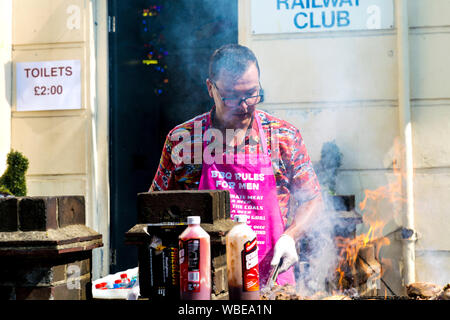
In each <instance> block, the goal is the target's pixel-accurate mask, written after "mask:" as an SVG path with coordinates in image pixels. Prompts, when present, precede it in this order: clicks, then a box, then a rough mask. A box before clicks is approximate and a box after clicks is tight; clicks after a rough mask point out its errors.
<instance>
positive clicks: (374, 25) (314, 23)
mask: <svg viewBox="0 0 450 320" xmlns="http://www.w3.org/2000/svg"><path fill="white" fill-rule="evenodd" d="M251 19H252V20H251V21H252V33H253V34H270V33H298V32H302V33H304V32H326V31H347V30H377V29H392V28H394V1H393V0H251Z"/></svg>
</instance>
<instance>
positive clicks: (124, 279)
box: [120, 273, 130, 288]
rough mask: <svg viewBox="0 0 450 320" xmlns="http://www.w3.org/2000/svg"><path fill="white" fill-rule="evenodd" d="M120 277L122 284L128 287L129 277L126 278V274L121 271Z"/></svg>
mask: <svg viewBox="0 0 450 320" xmlns="http://www.w3.org/2000/svg"><path fill="white" fill-rule="evenodd" d="M120 279H121V281H122V286H123V287H125V288H126V287H128V285H129V284H130V279H128V276H127V274H126V273H122V274H121V275H120Z"/></svg>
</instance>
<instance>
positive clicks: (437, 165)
mask: <svg viewBox="0 0 450 320" xmlns="http://www.w3.org/2000/svg"><path fill="white" fill-rule="evenodd" d="M408 4H409V21H410V59H411V66H410V72H411V98H412V100H411V105H412V111H411V113H412V130H413V144H414V145H413V151H414V168H415V178H414V191H415V192H414V203H415V220H416V230H417V231H418V232H419V233H420V234H421V238H420V239H419V240H418V241H417V243H416V245H417V247H416V250H417V261H416V262H417V263H416V267H417V268H416V280H417V281H420V280H428V281H433V280H435V281H436V282H439V281H438V280H439V279H438V278H433V276H432V275H431V273H430V270H431V269H433V264H434V262H435V261H436V262H437V263H436V264H435V265H443V263H445V262H448V260H449V259H450V237H448V236H446V231H445V230H449V229H450V219H449V218H448V212H447V211H448V209H447V208H448V203H449V200H450V187H449V186H450V147H449V146H450V144H449V143H447V141H450V86H449V85H448V84H449V83H450V15H449V14H448V12H449V9H450V1H449V0H433V1H422V0H412V1H408ZM250 6H251V1H250V0H242V1H239V43H241V44H243V45H247V46H249V47H250V48H251V49H252V50H253V51H254V52H255V54H256V55H257V57H258V59H259V62H260V67H261V83H262V86H263V87H264V89H265V93H266V97H267V98H266V102H265V103H264V105H263V106H262V108H264V109H266V110H268V111H269V112H271V113H272V114H274V115H276V116H279V117H281V118H283V119H285V120H288V121H290V122H291V123H292V124H294V125H296V126H297V127H298V128H299V129H300V130H301V132H302V135H303V138H304V140H305V143H306V146H307V149H308V151H309V154H310V156H311V158H312V160H313V161H314V162H315V161H318V160H319V159H320V151H321V147H322V145H323V143H324V142H327V141H330V140H335V141H336V144H337V145H338V147H339V148H340V150H341V152H342V153H343V155H344V158H343V165H342V167H341V170H340V173H339V175H338V190H337V191H338V194H341V195H345V194H354V195H356V205H357V206H358V204H359V203H361V202H362V201H363V200H364V198H365V195H366V191H376V190H378V191H380V194H382V193H381V192H382V191H385V190H389V191H390V195H391V196H392V195H393V194H394V193H395V192H394V190H396V189H395V188H396V187H398V185H397V184H396V181H397V180H396V177H397V176H396V175H395V173H394V171H393V164H394V163H399V161H400V158H401V157H400V153H399V152H397V151H396V148H395V141H396V140H397V139H398V138H399V136H400V132H399V130H400V129H399V118H398V115H399V110H398V72H397V68H398V59H399V58H398V55H397V54H398V53H397V30H396V29H395V28H394V29H389V30H369V31H341V32H321V33H314V34H313V33H309V34H308V33H291V34H287V33H286V34H266V35H263V34H260V35H258V34H252V32H251V30H252V28H251V15H250V12H251V11H250V9H251V7H250ZM394 16H395V15H394ZM398 190H399V192H400V193H399V195H400V196H399V197H396V198H395V199H393V201H392V202H390V201H389V198H392V197H389V196H380V197H378V198H377V199H376V200H370V201H369V202H368V204H369V210H372V209H373V210H375V211H376V212H377V214H376V216H377V218H379V219H380V220H383V221H384V222H385V224H386V225H385V227H384V228H383V229H382V232H380V234H379V235H380V236H381V235H382V236H386V237H388V238H389V239H390V241H391V245H390V246H389V247H386V248H384V250H382V252H381V255H382V258H383V259H385V261H386V265H385V271H386V274H385V276H384V277H385V279H386V280H387V281H388V282H389V285H390V287H391V288H393V289H394V290H395V291H396V292H397V293H398V294H400V293H403V290H404V288H403V286H402V277H401V275H402V268H403V265H402V261H401V258H400V257H401V254H400V253H401V251H400V248H401V243H400V242H399V241H398V240H396V237H395V234H394V233H392V232H393V231H395V230H397V229H398V228H399V227H401V226H402V215H403V214H404V212H403V211H402V202H403V201H404V199H405V195H404V193H403V194H402V190H401V188H400V189H398ZM367 211H368V210H366V211H365V212H362V213H363V214H366V215H367ZM364 231H366V229H364V228H360V230H359V232H364ZM447 234H448V232H447ZM430 256H433V257H435V260H431V259H429V260H427V259H425V258H424V257H430ZM388 260H389V261H388ZM447 265H448V264H447ZM447 269H448V268H447ZM434 274H436V272H434ZM447 275H448V277H447V281H448V278H449V277H450V274H448V271H447ZM380 289H381V291H382V292H383V293H384V287H381V288H380Z"/></svg>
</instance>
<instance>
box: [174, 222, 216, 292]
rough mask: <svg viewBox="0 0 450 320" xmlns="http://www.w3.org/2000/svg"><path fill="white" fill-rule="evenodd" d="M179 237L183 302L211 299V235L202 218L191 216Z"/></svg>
mask: <svg viewBox="0 0 450 320" xmlns="http://www.w3.org/2000/svg"><path fill="white" fill-rule="evenodd" d="M187 223H188V227H187V228H186V230H184V231H183V232H182V233H181V235H180V236H179V257H180V298H181V300H210V299H211V249H210V247H211V246H210V237H209V234H208V233H207V232H206V231H205V230H203V228H202V227H200V217H198V216H189V217H188V218H187Z"/></svg>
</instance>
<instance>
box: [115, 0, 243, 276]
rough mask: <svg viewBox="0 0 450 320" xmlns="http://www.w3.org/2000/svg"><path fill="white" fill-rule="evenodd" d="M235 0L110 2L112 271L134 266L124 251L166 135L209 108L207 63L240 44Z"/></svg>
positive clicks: (132, 252)
mask: <svg viewBox="0 0 450 320" xmlns="http://www.w3.org/2000/svg"><path fill="white" fill-rule="evenodd" d="M237 2H238V0H178V1H169V0H166V1H164V0H159V1H158V0H154V1H149V0H133V1H120V0H109V1H108V11H109V17H110V19H109V39H108V41H109V91H110V106H109V143H110V145H109V150H110V159H109V162H110V173H109V176H110V199H111V200H110V201H111V203H110V210H111V213H110V216H111V221H110V234H111V238H110V244H111V248H110V249H111V257H112V259H111V265H110V273H115V272H118V271H121V270H126V269H128V268H133V267H136V266H137V250H136V248H135V247H133V246H125V244H124V237H125V232H126V231H128V230H129V229H130V228H131V227H133V226H134V225H135V224H136V221H137V205H136V195H137V194H138V193H140V192H146V191H148V189H149V187H150V185H151V182H152V180H153V177H154V175H155V172H156V169H157V167H158V164H159V159H160V156H161V151H162V148H163V144H164V141H165V138H166V136H167V134H168V132H169V131H170V130H171V129H172V128H173V127H174V126H175V125H177V124H180V123H182V122H184V121H187V120H189V119H191V118H193V117H194V116H196V115H198V114H201V113H204V112H206V111H208V110H209V109H210V108H211V106H212V104H211V99H210V98H209V96H208V92H207V89H206V84H205V81H206V78H207V74H208V61H209V57H210V55H211V54H212V53H213V51H214V50H215V49H216V48H218V47H220V46H221V45H223V44H225V43H237V42H238V22H237V19H238V14H237V13H238V3H237Z"/></svg>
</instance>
